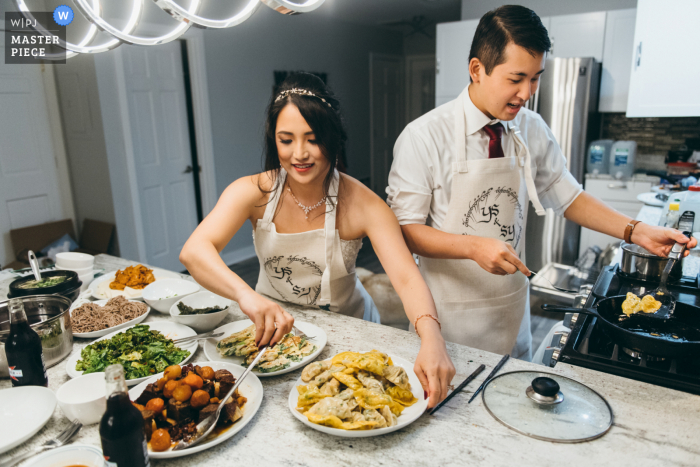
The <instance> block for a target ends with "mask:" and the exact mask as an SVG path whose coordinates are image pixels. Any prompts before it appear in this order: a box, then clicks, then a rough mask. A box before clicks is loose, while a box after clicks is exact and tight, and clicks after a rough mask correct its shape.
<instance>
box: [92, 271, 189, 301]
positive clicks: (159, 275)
mask: <svg viewBox="0 0 700 467" xmlns="http://www.w3.org/2000/svg"><path fill="white" fill-rule="evenodd" d="M116 274H117V271H109V272H106V273H104V274H103V275H101V276H100V277H98V278H97V279H95V280H94V281H92V282H91V283H90V287H88V290H87V293H89V294H90V295H92V296H93V297H94V298H95V299H96V300H104V299H108V298H110V297H107V296H105V295H104V294H102V293H100V292H99V291H98V290H97V287H98V286H99V285H100V284H101V283H102V282H104V281H106V280H108V281H110V282H112V281H114V278H115V277H116ZM153 276H154V277H155V278H156V280H158V279H182V276H180V274H177V273H174V272H170V271H166V270H165V269H157V268H153ZM141 290H143V289H141ZM118 295H124V296H126V295H125V294H124V293H122V292H119V293H118ZM126 298H128V299H130V300H143V294H141V293H139V294H138V295H136V296H133V297H126Z"/></svg>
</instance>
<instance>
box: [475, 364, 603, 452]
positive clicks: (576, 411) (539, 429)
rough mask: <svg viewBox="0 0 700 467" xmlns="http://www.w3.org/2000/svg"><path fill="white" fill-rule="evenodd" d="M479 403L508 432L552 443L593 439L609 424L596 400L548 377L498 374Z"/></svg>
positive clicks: (578, 386)
mask: <svg viewBox="0 0 700 467" xmlns="http://www.w3.org/2000/svg"><path fill="white" fill-rule="evenodd" d="M482 399H483V401H484V406H485V407H486V410H488V412H489V413H490V414H491V415H493V417H494V418H495V419H496V420H498V421H499V422H501V423H503V424H504V425H505V426H507V427H508V428H511V429H513V430H515V431H517V432H519V433H522V434H524V435H527V436H530V437H532V438H537V439H543V440H546V441H553V442H557V443H577V442H580V441H587V440H591V439H595V438H598V437H600V436H602V435H604V434H605V433H606V432H607V431H608V430H609V429H610V427H611V426H612V422H613V413H612V409H611V408H610V405H608V402H607V401H606V400H605V399H603V397H602V396H601V395H600V394H598V393H597V392H595V391H594V390H593V389H591V388H589V387H588V386H585V385H583V384H581V383H579V382H578V381H574V380H573V379H570V378H567V377H565V376H560V375H555V374H552V373H544V372H539V371H513V372H509V373H503V374H501V375H498V376H496V377H495V378H493V379H492V380H491V381H489V383H488V384H487V385H486V387H485V388H484V391H483V393H482Z"/></svg>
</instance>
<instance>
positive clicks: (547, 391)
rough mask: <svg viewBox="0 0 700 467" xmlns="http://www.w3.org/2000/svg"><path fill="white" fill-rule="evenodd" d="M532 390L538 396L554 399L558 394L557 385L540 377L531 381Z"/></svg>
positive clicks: (550, 379) (544, 377)
mask: <svg viewBox="0 0 700 467" xmlns="http://www.w3.org/2000/svg"><path fill="white" fill-rule="evenodd" d="M532 389H533V390H534V391H535V392H536V393H537V394H539V395H540V396H544V397H554V396H556V395H557V393H558V392H559V383H557V382H556V381H554V380H553V379H552V378H547V377H546V376H540V377H539V378H535V379H533V380H532Z"/></svg>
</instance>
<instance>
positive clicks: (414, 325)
mask: <svg viewBox="0 0 700 467" xmlns="http://www.w3.org/2000/svg"><path fill="white" fill-rule="evenodd" d="M426 316H427V317H428V318H430V319H432V320H433V321H435V322H436V323H438V326H439V327H440V330H442V324H440V320H439V319H438V318H437V317H436V316H433V315H431V314H430V313H426V314H424V315H420V316H419V317H418V318H416V320H415V321H414V322H413V329H414V330H415V331H416V334H418V327H417V324H418V320H419V319H421V318H425V317H426ZM418 337H420V334H418Z"/></svg>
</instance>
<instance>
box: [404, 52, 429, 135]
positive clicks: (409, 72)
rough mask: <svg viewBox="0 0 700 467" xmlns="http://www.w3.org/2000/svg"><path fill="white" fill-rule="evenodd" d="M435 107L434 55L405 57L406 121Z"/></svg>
mask: <svg viewBox="0 0 700 467" xmlns="http://www.w3.org/2000/svg"><path fill="white" fill-rule="evenodd" d="M434 108H435V55H432V54H431V55H427V54H426V55H409V56H407V57H406V123H409V122H412V121H413V120H415V119H417V118H418V117H420V116H421V115H423V114H425V113H427V112H429V111H431V110H433V109H434Z"/></svg>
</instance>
